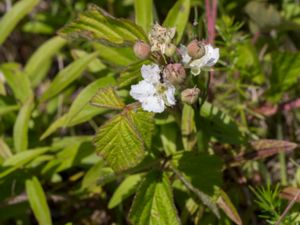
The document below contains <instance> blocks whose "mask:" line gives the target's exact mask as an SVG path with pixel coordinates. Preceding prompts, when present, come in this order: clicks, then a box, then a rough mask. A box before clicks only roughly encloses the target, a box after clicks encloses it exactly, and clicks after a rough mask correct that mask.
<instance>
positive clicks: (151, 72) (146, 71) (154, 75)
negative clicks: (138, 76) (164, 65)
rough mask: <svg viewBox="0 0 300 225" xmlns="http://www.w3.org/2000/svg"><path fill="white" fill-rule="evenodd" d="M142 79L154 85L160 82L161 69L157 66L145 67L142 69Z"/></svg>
mask: <svg viewBox="0 0 300 225" xmlns="http://www.w3.org/2000/svg"><path fill="white" fill-rule="evenodd" d="M141 73H142V77H143V78H144V79H145V80H146V81H148V82H150V83H152V84H155V83H158V82H159V80H160V75H159V73H160V68H159V66H158V65H157V64H151V65H143V66H142V68H141Z"/></svg>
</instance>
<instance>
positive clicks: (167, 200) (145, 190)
mask: <svg viewBox="0 0 300 225" xmlns="http://www.w3.org/2000/svg"><path fill="white" fill-rule="evenodd" d="M129 219H130V220H131V222H132V223H133V224H137V225H139V224H143V225H144V224H145V225H146V224H157V225H160V224H161V225H163V224H174V225H176V224H180V222H179V218H178V217H177V213H176V210H175V206H174V203H173V196H172V191H171V186H170V181H169V180H168V177H167V176H166V174H162V173H160V172H156V171H154V172H152V173H150V174H148V175H147V176H146V178H145V179H144V180H143V181H142V183H141V186H140V187H139V188H138V192H137V194H136V196H135V198H134V201H133V205H132V207H131V210H130V215H129Z"/></svg>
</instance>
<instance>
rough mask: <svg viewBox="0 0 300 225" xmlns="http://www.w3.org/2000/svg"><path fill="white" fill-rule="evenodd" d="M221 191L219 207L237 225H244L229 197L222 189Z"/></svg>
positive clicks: (218, 201)
mask: <svg viewBox="0 0 300 225" xmlns="http://www.w3.org/2000/svg"><path fill="white" fill-rule="evenodd" d="M218 191H219V195H220V196H219V198H218V200H217V204H218V206H219V207H220V208H221V209H222V210H223V211H224V213H225V214H226V215H227V216H228V217H229V218H230V219H231V220H232V221H233V222H234V223H235V224H237V225H242V224H243V223H242V220H241V217H240V215H239V214H238V212H237V210H236V208H235V207H234V205H233V204H232V202H231V200H230V198H229V197H228V195H227V194H226V193H225V192H224V191H223V190H221V189H219V190H218Z"/></svg>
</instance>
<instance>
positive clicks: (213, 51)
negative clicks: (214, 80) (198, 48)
mask: <svg viewBox="0 0 300 225" xmlns="http://www.w3.org/2000/svg"><path fill="white" fill-rule="evenodd" d="M205 50H206V59H207V61H206V63H205V66H213V65H214V64H216V62H217V61H218V59H219V57H220V53H219V49H218V48H213V47H212V46H211V45H207V46H206V48H205Z"/></svg>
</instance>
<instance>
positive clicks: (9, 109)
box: [0, 105, 20, 116]
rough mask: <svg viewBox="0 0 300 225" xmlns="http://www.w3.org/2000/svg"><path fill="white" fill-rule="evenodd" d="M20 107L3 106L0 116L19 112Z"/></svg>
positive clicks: (0, 108) (0, 107) (0, 109)
mask: <svg viewBox="0 0 300 225" xmlns="http://www.w3.org/2000/svg"><path fill="white" fill-rule="evenodd" d="M19 108H20V107H19V106H18V105H1V106H0V116H2V115H4V114H6V113H10V112H14V111H17V110H18V109H19Z"/></svg>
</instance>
